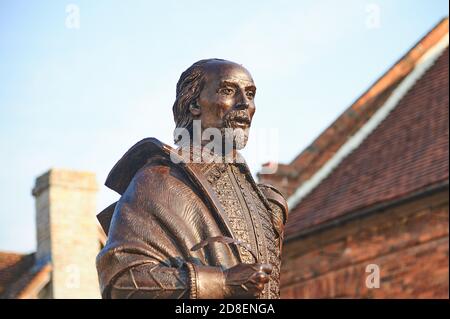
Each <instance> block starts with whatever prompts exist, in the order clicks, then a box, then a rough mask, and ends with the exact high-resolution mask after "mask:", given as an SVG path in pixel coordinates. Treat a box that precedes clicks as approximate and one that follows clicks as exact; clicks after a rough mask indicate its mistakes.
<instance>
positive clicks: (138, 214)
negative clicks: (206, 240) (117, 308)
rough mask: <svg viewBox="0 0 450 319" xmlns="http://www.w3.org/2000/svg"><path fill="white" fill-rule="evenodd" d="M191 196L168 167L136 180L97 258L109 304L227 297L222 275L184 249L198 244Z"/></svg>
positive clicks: (146, 171)
mask: <svg viewBox="0 0 450 319" xmlns="http://www.w3.org/2000/svg"><path fill="white" fill-rule="evenodd" d="M174 175H175V176H174ZM192 195H193V194H189V190H188V189H185V188H184V187H183V185H182V184H181V183H180V181H179V180H178V177H176V171H173V170H170V169H169V168H167V167H162V166H156V167H149V168H146V169H142V170H141V171H140V172H138V173H137V174H136V176H135V178H134V179H133V180H132V182H131V183H130V185H129V187H128V189H127V190H126V192H125V193H124V194H123V196H122V197H121V199H120V200H119V202H118V204H117V205H116V209H115V211H114V216H113V220H112V222H111V226H110V230H109V233H108V242H107V245H106V246H105V248H104V249H103V250H102V251H101V252H100V254H99V256H98V258H97V268H98V271H99V278H100V283H101V287H102V295H103V296H104V297H105V298H224V297H225V296H224V287H225V277H224V272H223V271H222V269H221V268H220V267H213V266H202V265H198V263H197V264H194V263H191V262H190V259H189V257H190V253H188V252H186V249H185V248H184V249H183V247H185V246H187V247H190V246H192V245H194V243H197V240H196V239H194V240H193V239H192V238H190V237H192V234H193V233H195V232H196V231H197V228H196V226H194V225H191V224H189V222H188V221H189V220H191V219H192V218H193V216H194V215H195V214H196V213H198V212H197V211H196V210H195V209H194V208H193V207H192V205H191V203H190V202H192ZM186 196H187V197H188V198H185V197H186ZM189 214H191V215H189ZM186 216H187V217H186ZM189 216H192V217H189ZM171 232H177V238H178V239H175V237H174V236H171Z"/></svg>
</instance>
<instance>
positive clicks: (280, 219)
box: [258, 184, 289, 240]
mask: <svg viewBox="0 0 450 319" xmlns="http://www.w3.org/2000/svg"><path fill="white" fill-rule="evenodd" d="M258 187H259V189H260V190H261V192H262V193H263V194H264V195H265V196H266V198H267V199H268V201H269V204H270V207H271V209H272V223H273V226H274V228H275V230H276V232H277V234H278V236H279V237H280V239H281V240H282V239H283V237H284V225H285V224H286V222H287V219H288V215H289V209H288V205H287V201H286V198H285V197H284V195H283V194H282V193H281V192H280V191H279V190H278V189H277V188H275V187H274V186H272V185H269V184H258Z"/></svg>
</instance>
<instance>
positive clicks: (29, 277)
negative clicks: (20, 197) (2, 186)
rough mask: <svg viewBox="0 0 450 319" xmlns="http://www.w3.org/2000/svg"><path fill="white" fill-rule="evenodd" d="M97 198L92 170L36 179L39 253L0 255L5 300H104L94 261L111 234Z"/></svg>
mask: <svg viewBox="0 0 450 319" xmlns="http://www.w3.org/2000/svg"><path fill="white" fill-rule="evenodd" d="M96 194H97V183H96V181H95V175H94V174H92V173H89V172H75V171H69V170H62V169H52V170H50V171H49V172H47V173H45V174H44V175H42V176H40V177H38V178H37V179H36V184H35V186H34V188H33V196H34V197H35V203H36V227H37V231H36V233H37V251H36V252H35V253H32V254H16V253H9V252H0V298H27V299H28V298H58V299H67V298H70V299H76V298H82V299H84V298H100V290H99V286H98V279H97V270H96V268H95V257H96V256H97V254H98V252H99V250H100V247H101V246H102V245H104V243H105V239H106V236H105V234H104V233H103V230H102V229H101V227H100V225H99V224H98V223H97V222H96V219H95V214H96Z"/></svg>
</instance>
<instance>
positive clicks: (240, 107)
mask: <svg viewBox="0 0 450 319" xmlns="http://www.w3.org/2000/svg"><path fill="white" fill-rule="evenodd" d="M249 107H250V104H249V103H246V102H242V103H237V104H236V106H235V108H236V110H239V111H240V110H247V109H248V108H249Z"/></svg>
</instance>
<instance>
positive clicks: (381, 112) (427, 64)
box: [288, 32, 449, 209]
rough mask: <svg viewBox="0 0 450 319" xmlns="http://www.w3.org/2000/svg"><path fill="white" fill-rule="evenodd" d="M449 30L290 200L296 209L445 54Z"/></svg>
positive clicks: (290, 205) (292, 206)
mask: <svg viewBox="0 0 450 319" xmlns="http://www.w3.org/2000/svg"><path fill="white" fill-rule="evenodd" d="M448 44H449V38H448V32H447V33H446V34H445V35H444V36H442V37H441V38H440V39H439V41H438V42H437V43H435V45H434V46H432V47H430V48H429V49H428V50H427V51H426V52H425V54H423V55H422V56H421V57H420V58H419V59H418V60H417V63H415V66H414V68H413V69H412V71H411V72H410V73H409V74H408V75H407V76H406V77H405V78H404V79H403V80H402V81H401V82H400V83H399V85H398V86H397V87H396V88H395V89H394V91H393V92H392V93H391V94H390V96H389V98H388V99H387V100H386V101H385V102H384V103H382V105H381V106H380V107H379V108H378V110H377V111H376V112H375V113H374V114H373V115H372V116H371V117H370V118H369V119H368V120H367V121H366V123H364V125H363V126H362V127H360V128H359V129H358V131H356V133H355V134H352V135H351V136H350V137H349V138H348V139H347V141H346V142H345V143H344V144H343V145H342V146H341V147H340V148H339V149H338V151H337V152H336V153H335V154H334V155H333V156H331V158H329V159H328V160H327V161H326V162H325V163H324V164H323V165H322V166H321V167H320V168H319V169H318V170H317V171H316V172H314V174H313V175H312V176H311V177H310V178H309V179H308V180H306V181H305V182H304V183H303V184H301V185H300V187H298V188H297V189H296V191H295V192H294V194H293V195H292V196H290V197H289V199H288V205H289V207H291V209H293V208H294V207H295V206H296V205H298V204H299V203H300V201H301V200H302V199H303V198H304V197H305V196H306V195H308V194H309V193H310V192H311V191H312V190H314V188H316V187H317V186H318V185H319V184H320V183H321V182H322V181H323V180H324V179H325V178H326V177H327V176H328V175H329V174H331V173H332V172H333V171H334V169H335V168H336V167H338V166H339V165H340V164H341V163H342V161H344V160H345V158H346V157H347V156H348V155H349V154H351V152H353V151H354V150H355V149H357V148H358V147H359V146H360V145H361V144H362V143H363V142H364V140H365V139H366V138H367V137H368V136H369V135H370V134H371V133H372V132H373V131H374V130H375V129H376V128H377V127H378V125H379V124H380V123H381V122H382V121H383V120H384V119H385V118H387V117H388V116H389V114H390V113H391V111H392V110H393V109H395V107H396V106H397V105H398V104H399V102H400V101H401V100H402V99H403V97H404V96H405V95H406V94H407V93H408V92H409V90H410V89H411V88H413V87H414V85H415V84H416V82H417V80H419V79H420V78H421V77H422V76H423V75H424V74H425V73H426V72H427V71H428V70H429V69H430V68H431V67H432V66H433V65H434V63H435V62H436V60H437V59H438V58H439V57H440V56H441V55H442V53H443V52H444V50H445V49H446V48H447V47H448Z"/></svg>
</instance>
